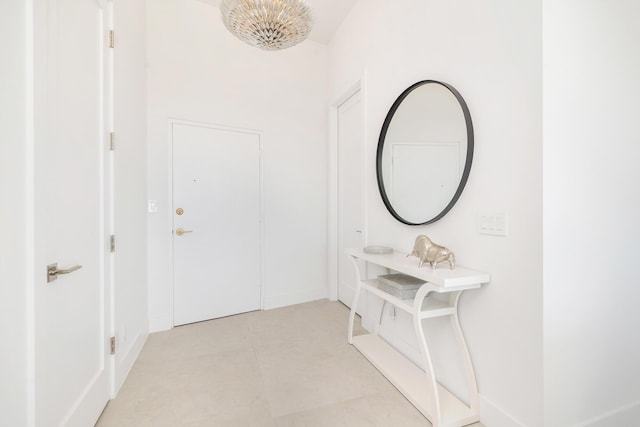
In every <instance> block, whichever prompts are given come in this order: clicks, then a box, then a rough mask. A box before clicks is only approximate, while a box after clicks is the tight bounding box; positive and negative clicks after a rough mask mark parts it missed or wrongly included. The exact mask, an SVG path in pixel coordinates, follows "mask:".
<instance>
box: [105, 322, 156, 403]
mask: <svg viewBox="0 0 640 427" xmlns="http://www.w3.org/2000/svg"><path fill="white" fill-rule="evenodd" d="M148 330H149V326H148V325H147V324H145V325H144V327H143V328H142V330H140V332H139V333H138V335H137V336H136V338H135V340H133V342H132V343H131V345H130V346H129V348H127V349H124V352H123V353H120V354H118V352H116V363H115V364H116V366H115V374H114V379H115V381H114V382H115V384H114V390H113V393H112V394H113V395H112V396H111V398H112V399H113V398H115V397H116V396H117V394H118V392H119V391H120V388H121V387H122V384H124V381H125V380H126V379H127V376H128V375H129V372H130V371H131V368H132V367H133V364H134V363H135V362H136V360H137V359H138V356H139V355H140V351H142V347H144V343H145V342H146V341H147V338H148V337H149V332H148Z"/></svg>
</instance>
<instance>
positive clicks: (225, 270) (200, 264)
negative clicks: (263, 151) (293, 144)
mask: <svg viewBox="0 0 640 427" xmlns="http://www.w3.org/2000/svg"><path fill="white" fill-rule="evenodd" d="M172 138H173V212H172V215H173V226H174V227H173V307H174V309H173V316H174V325H183V324H186V323H193V322H198V321H202V320H207V319H213V318H217V317H222V316H229V315H232V314H237V313H243V312H247V311H253V310H259V309H260V306H261V293H260V292H261V286H260V269H261V227H260V136H259V135H258V134H255V133H249V132H238V131H232V130H225V129H217V128H212V127H206V126H191V125H184V124H174V125H173V132H172Z"/></svg>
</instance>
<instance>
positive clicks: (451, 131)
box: [377, 80, 473, 225]
mask: <svg viewBox="0 0 640 427" xmlns="http://www.w3.org/2000/svg"><path fill="white" fill-rule="evenodd" d="M472 155H473V129H472V125H471V117H470V115H469V111H468V109H467V107H466V104H465V103H464V100H463V99H462V97H461V96H460V95H459V93H458V92H457V91H456V90H455V89H454V88H452V87H451V86H450V85H447V84H445V83H442V82H437V81H432V80H426V81H423V82H418V83H416V84H415V85H413V86H411V87H410V88H408V89H407V90H406V91H404V92H403V93H402V95H401V96H400V97H399V98H398V99H397V100H396V102H395V103H394V105H393V106H392V107H391V110H390V111H389V113H388V114H387V118H386V120H385V123H384V126H383V129H382V132H381V134H380V140H379V143H378V157H377V169H378V170H377V172H378V186H379V188H380V193H381V195H382V199H383V201H384V202H385V205H386V206H387V208H388V209H389V212H391V214H392V215H393V216H394V217H396V219H398V220H399V221H401V222H403V223H405V224H410V225H419V224H428V223H431V222H434V221H436V220H438V219H440V218H441V217H443V216H444V215H445V214H446V213H447V212H448V211H449V210H450V209H451V207H452V206H453V204H455V202H456V200H457V199H458V197H459V195H460V193H461V192H462V189H463V188H464V184H465V183H466V179H467V177H468V173H469V169H470V167H471V159H472Z"/></svg>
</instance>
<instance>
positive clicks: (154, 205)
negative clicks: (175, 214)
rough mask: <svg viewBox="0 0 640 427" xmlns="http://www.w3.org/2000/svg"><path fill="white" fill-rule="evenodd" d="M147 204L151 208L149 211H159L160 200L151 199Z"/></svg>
mask: <svg viewBox="0 0 640 427" xmlns="http://www.w3.org/2000/svg"><path fill="white" fill-rule="evenodd" d="M147 206H148V209H149V213H155V212H158V201H157V200H149V201H148V202H147Z"/></svg>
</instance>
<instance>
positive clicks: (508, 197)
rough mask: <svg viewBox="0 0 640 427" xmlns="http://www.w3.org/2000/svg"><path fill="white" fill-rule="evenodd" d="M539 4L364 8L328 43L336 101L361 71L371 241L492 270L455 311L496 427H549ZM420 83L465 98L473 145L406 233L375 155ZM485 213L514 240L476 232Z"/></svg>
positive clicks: (450, 369) (399, 3)
mask: <svg viewBox="0 0 640 427" xmlns="http://www.w3.org/2000/svg"><path fill="white" fill-rule="evenodd" d="M541 6H542V5H541V1H527V2H513V1H510V0H484V1H480V2H472V1H448V2H436V1H433V0H427V1H424V0H423V1H419V0H396V1H393V2H391V1H384V0H368V1H360V2H359V3H358V4H357V5H356V6H355V7H354V9H353V10H352V11H351V13H350V15H349V16H348V18H347V19H346V20H345V22H344V23H343V25H342V26H341V28H340V30H339V32H338V33H337V35H336V36H335V37H334V39H333V40H332V42H331V43H330V45H329V67H330V68H329V69H330V72H329V81H330V101H331V102H334V101H335V100H337V99H338V98H339V97H340V96H341V95H342V94H343V93H344V92H345V91H346V90H347V89H348V88H349V87H351V86H352V85H353V84H354V83H355V82H356V81H358V80H359V79H362V78H363V76H364V80H363V81H364V87H363V93H364V102H365V115H366V117H365V119H366V123H367V124H366V128H365V149H366V153H365V158H364V161H365V169H366V187H367V198H366V205H367V222H368V228H367V234H368V236H367V237H368V239H367V240H368V243H369V244H381V245H389V246H392V247H395V248H396V249H398V250H404V251H407V252H408V251H410V250H411V248H412V245H413V241H414V239H415V237H416V235H418V234H426V235H428V236H429V237H430V238H432V240H434V241H435V242H437V243H441V244H443V245H445V246H447V247H449V248H450V249H451V250H453V251H454V252H455V254H456V258H457V261H458V263H459V264H460V265H464V266H467V267H470V268H475V269H478V270H482V271H487V272H489V273H490V274H491V278H492V280H491V283H490V284H489V285H488V286H484V287H483V288H482V289H480V290H476V291H470V292H467V293H466V294H465V295H463V297H462V300H461V306H460V317H461V323H462V328H463V330H464V333H465V335H466V338H467V343H468V345H469V350H470V353H471V357H472V360H473V363H474V366H475V369H476V374H477V380H478V386H479V391H480V394H481V419H482V421H483V423H484V424H485V425H487V426H489V427H498V426H514V425H519V424H521V425H526V426H530V427H537V426H540V425H542V400H543V397H542V222H541V216H542V195H541V187H542V165H541V156H542V153H541V139H542V117H541V115H542V112H541V109H542V81H541V77H542V69H541V44H542V34H541V27H542V21H541V19H542V18H541V13H542V12H541ZM423 79H435V80H442V81H445V82H447V83H450V84H452V85H453V86H454V87H456V88H457V89H458V90H459V91H460V92H461V94H462V96H463V97H464V98H465V100H466V102H467V104H468V106H469V109H470V111H471V117H472V119H473V123H474V129H475V143H476V147H475V153H474V161H473V166H472V168H471V175H470V177H469V181H468V183H467V187H466V189H465V190H464V192H463V194H462V196H461V198H460V200H459V201H458V203H457V205H456V206H455V207H454V208H453V209H452V210H451V212H450V213H449V214H447V216H446V217H445V218H443V219H442V220H440V221H439V222H436V223H435V224H432V225H429V226H418V227H410V226H405V225H403V224H401V223H399V222H396V221H395V220H394V219H393V218H392V216H391V215H390V214H389V213H388V212H387V211H386V209H385V207H384V205H383V203H382V201H381V199H380V196H379V194H378V190H377V185H376V176H375V150H376V145H377V139H378V135H379V132H380V129H381V126H382V122H383V121H384V118H385V115H386V113H387V111H388V109H389V107H390V106H391V104H392V103H393V101H394V100H395V98H396V97H397V96H398V95H399V94H400V93H401V92H402V91H403V90H404V89H405V88H407V87H408V86H409V85H411V84H413V83H415V82H417V81H419V80H423ZM480 211H502V212H506V213H507V215H508V229H509V235H508V237H492V236H486V235H480V234H478V232H477V231H476V221H477V213H478V212H480ZM402 327H404V328H411V324H410V323H409V322H408V319H406V318H405V317H404V316H402V315H401V313H398V315H397V317H396V320H395V321H392V320H391V318H389V317H388V316H387V317H386V318H385V330H386V334H387V338H388V339H391V340H394V339H396V337H400V338H398V339H399V340H402V339H403V338H406V337H402V336H401V335H403V333H402V332H400V329H399V328H402ZM438 327H439V326H438V325H436V328H434V329H436V330H437V329H438ZM408 330H410V329H408ZM405 335H406V334H405ZM436 335H438V334H437V331H436ZM438 338H441V339H445V338H444V336H440V337H438ZM394 344H396V345H398V346H403V343H402V342H400V343H397V342H394ZM438 359H439V360H438V361H437V363H436V365H437V366H436V368H437V372H438V370H439V371H440V373H441V375H440V379H441V380H442V381H443V382H445V384H447V385H449V386H450V387H451V388H454V389H455V390H458V388H459V387H458V384H459V383H460V378H458V377H456V374H455V372H454V371H455V369H454V367H455V363H454V361H455V359H454V358H453V357H449V355H448V354H447V353H444V354H440V356H439V358H438Z"/></svg>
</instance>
